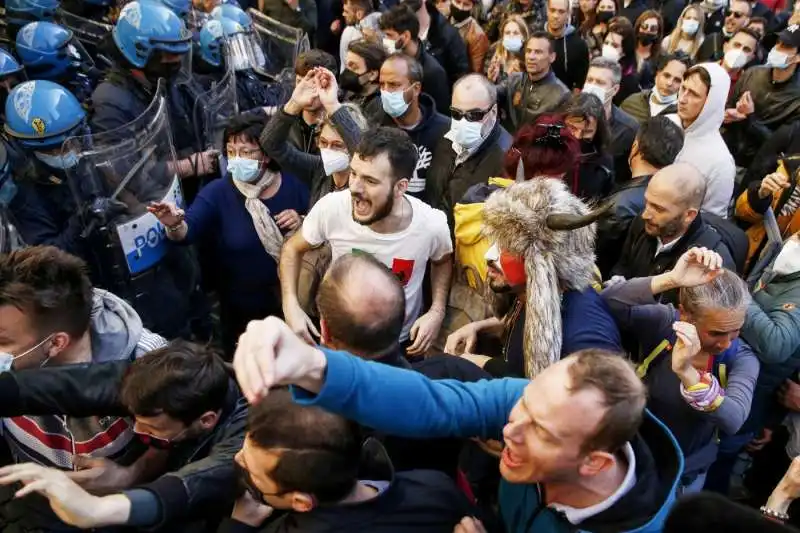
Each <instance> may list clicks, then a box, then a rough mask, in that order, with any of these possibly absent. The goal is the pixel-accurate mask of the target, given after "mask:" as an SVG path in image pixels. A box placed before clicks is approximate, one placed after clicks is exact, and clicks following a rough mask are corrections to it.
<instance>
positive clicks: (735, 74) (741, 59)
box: [719, 2, 758, 96]
mask: <svg viewBox="0 0 800 533" xmlns="http://www.w3.org/2000/svg"><path fill="white" fill-rule="evenodd" d="M744 3H747V2H744ZM756 53H758V35H757V34H756V32H755V31H753V30H751V29H749V28H742V29H739V30H736V32H734V34H733V35H732V36H731V38H730V39H728V40H727V41H726V42H725V46H724V47H723V55H722V57H721V59H720V60H719V64H720V65H722V68H724V69H725V72H727V73H728V75H729V76H730V77H731V89H733V88H734V87H735V86H736V82H738V81H739V77H740V76H741V75H742V72H744V69H745V67H746V66H747V65H749V64H750V63H751V62H752V61H753V60H755V58H756ZM728 96H731V93H730V92H729V94H728Z"/></svg>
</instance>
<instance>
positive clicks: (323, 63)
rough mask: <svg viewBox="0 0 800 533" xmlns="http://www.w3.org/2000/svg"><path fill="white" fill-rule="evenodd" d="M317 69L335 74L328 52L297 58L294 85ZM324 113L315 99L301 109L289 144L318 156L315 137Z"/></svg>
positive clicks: (333, 62) (311, 53)
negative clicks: (321, 68) (320, 68)
mask: <svg viewBox="0 0 800 533" xmlns="http://www.w3.org/2000/svg"><path fill="white" fill-rule="evenodd" d="M317 67H325V68H326V69H328V70H330V71H331V72H336V58H334V57H333V56H332V55H330V54H329V53H328V52H323V51H322V50H317V49H312V50H309V51H307V52H303V53H302V54H300V55H298V56H297V60H296V61H295V63H294V83H295V85H297V84H299V83H300V81H302V79H303V78H305V77H306V74H308V73H309V72H311V71H312V70H314V69H315V68H317ZM324 112H325V110H324V108H323V106H322V103H321V102H320V101H319V98H315V99H314V101H313V102H312V103H311V105H309V106H307V107H306V108H305V109H303V112H302V113H301V114H300V115H299V116H298V117H297V120H296V121H295V124H294V125H292V129H291V130H289V142H290V143H292V144H293V145H294V146H295V147H296V148H297V149H298V150H300V151H302V152H306V153H308V154H316V155H319V148H318V147H317V141H316V135H317V127H318V126H319V124H320V123H321V122H322V115H323V113H324Z"/></svg>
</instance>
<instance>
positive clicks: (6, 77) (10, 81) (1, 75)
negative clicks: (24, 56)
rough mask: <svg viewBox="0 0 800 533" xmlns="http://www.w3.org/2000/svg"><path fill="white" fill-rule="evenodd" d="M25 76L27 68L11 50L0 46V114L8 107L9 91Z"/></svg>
mask: <svg viewBox="0 0 800 533" xmlns="http://www.w3.org/2000/svg"><path fill="white" fill-rule="evenodd" d="M24 77H25V70H24V68H23V67H22V65H20V64H19V61H17V60H16V58H15V57H14V56H13V55H11V53H10V52H7V51H6V50H3V49H2V48H0V114H2V113H4V111H5V108H6V98H8V93H9V91H11V89H13V88H14V87H15V86H16V85H17V84H18V83H19V82H21V81H22V80H23V79H24Z"/></svg>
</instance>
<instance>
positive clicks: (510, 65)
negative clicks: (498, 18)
mask: <svg viewBox="0 0 800 533" xmlns="http://www.w3.org/2000/svg"><path fill="white" fill-rule="evenodd" d="M526 42H528V25H527V24H525V19H523V18H522V16H520V15H508V16H507V17H506V18H505V20H503V23H502V24H501V25H500V39H499V40H498V41H497V42H496V43H494V44H493V45H492V46H491V47H490V48H489V53H487V54H486V64H485V65H484V71H485V72H486V77H487V78H489V81H491V82H492V83H502V82H503V81H504V80H505V79H506V78H508V76H509V75H510V74H513V73H515V72H523V71H524V70H525V59H524V58H525V43H526Z"/></svg>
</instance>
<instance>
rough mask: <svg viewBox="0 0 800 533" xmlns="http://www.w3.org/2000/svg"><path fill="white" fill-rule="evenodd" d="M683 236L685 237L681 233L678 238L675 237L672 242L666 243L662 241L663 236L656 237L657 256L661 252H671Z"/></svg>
mask: <svg viewBox="0 0 800 533" xmlns="http://www.w3.org/2000/svg"><path fill="white" fill-rule="evenodd" d="M682 238H683V235H681V236H680V237H678V238H677V239H675V240H674V241H672V242H669V243H667V244H664V243H662V242H661V238H660V237H656V256H658V255H659V254H662V253H664V252H669V251H670V250H672V249H673V248H675V245H676V244H678V243H679V242H680V241H681V239H682Z"/></svg>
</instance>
